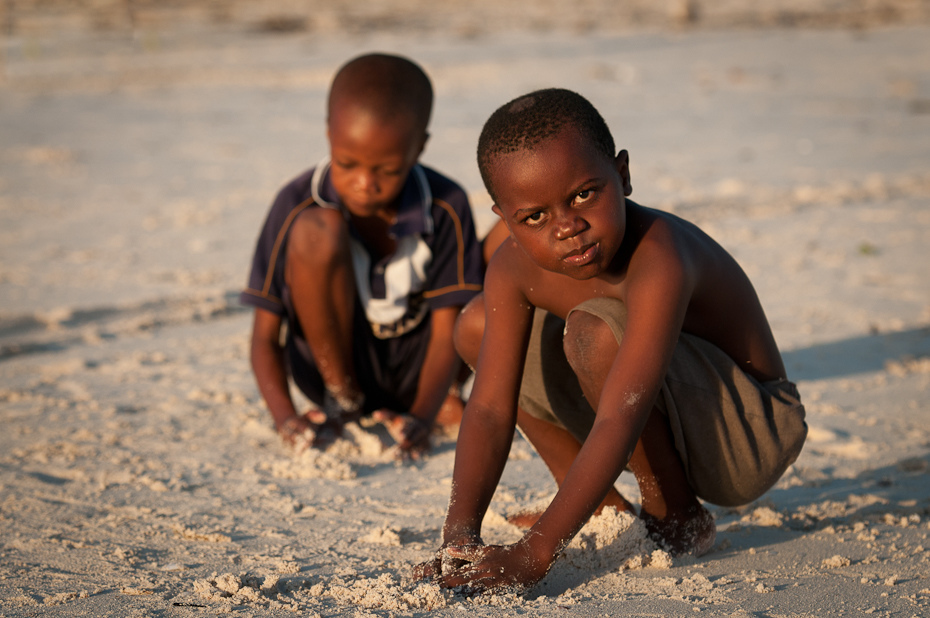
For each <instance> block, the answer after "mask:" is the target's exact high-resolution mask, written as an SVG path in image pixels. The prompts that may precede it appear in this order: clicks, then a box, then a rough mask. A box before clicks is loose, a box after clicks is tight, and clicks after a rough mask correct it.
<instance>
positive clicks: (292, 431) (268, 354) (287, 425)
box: [250, 308, 310, 444]
mask: <svg viewBox="0 0 930 618" xmlns="http://www.w3.org/2000/svg"><path fill="white" fill-rule="evenodd" d="M281 323H282V319H281V316H279V315H275V314H274V313H271V312H270V311H265V310H264V309H258V308H256V309H255V317H254V318H253V321H252V342H251V350H250V358H251V362H252V372H253V373H254V374H255V381H256V382H257V383H258V390H259V392H261V394H262V397H263V398H264V399H265V404H266V405H267V406H268V410H269V411H270V412H271V417H272V418H273V419H274V424H275V428H276V429H277V430H278V433H279V434H280V435H281V438H282V439H283V440H284V441H285V442H287V443H288V444H292V443H293V441H294V438H296V437H297V436H298V435H300V434H301V433H302V432H303V431H304V430H305V429H308V428H310V425H309V424H308V423H307V422H306V421H304V420H303V419H301V417H299V416H298V414H297V410H296V408H294V402H293V400H292V399H291V394H290V391H289V390H288V382H287V371H286V370H285V366H284V350H283V348H282V347H281V343H280V337H281Z"/></svg>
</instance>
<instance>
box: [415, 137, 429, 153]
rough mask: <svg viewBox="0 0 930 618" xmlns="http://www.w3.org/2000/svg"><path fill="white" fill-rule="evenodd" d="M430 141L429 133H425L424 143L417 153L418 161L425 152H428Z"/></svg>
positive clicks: (421, 143)
mask: <svg viewBox="0 0 930 618" xmlns="http://www.w3.org/2000/svg"><path fill="white" fill-rule="evenodd" d="M428 141H429V131H424V132H423V141H422V142H420V150H419V151H418V152H417V159H419V158H420V156H421V155H422V154H423V151H424V150H426V143H427V142H428Z"/></svg>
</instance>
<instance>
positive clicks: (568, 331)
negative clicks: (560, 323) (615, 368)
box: [562, 311, 618, 375]
mask: <svg viewBox="0 0 930 618" xmlns="http://www.w3.org/2000/svg"><path fill="white" fill-rule="evenodd" d="M562 345H563V348H564V350H565V358H566V359H568V363H569V365H571V367H572V369H573V370H574V371H575V373H576V374H577V375H582V374H590V373H592V372H593V370H594V368H595V367H596V366H597V365H598V364H599V363H604V362H610V363H612V362H613V358H614V356H615V355H616V351H617V346H618V344H617V340H616V338H615V336H614V334H613V331H611V329H610V326H608V324H607V323H606V322H605V321H604V320H602V319H601V318H599V317H597V316H595V315H593V314H590V313H587V312H585V311H573V312H571V313H570V314H569V315H568V318H567V319H566V320H565V334H564V338H563V340H562Z"/></svg>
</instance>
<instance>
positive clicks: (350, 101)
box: [241, 54, 482, 456]
mask: <svg viewBox="0 0 930 618" xmlns="http://www.w3.org/2000/svg"><path fill="white" fill-rule="evenodd" d="M432 99H433V93H432V86H431V84H430V81H429V78H428V77H427V76H426V74H425V73H424V72H423V70H422V69H421V68H420V67H419V66H417V65H416V64H414V63H413V62H411V61H410V60H407V59H405V58H401V57H398V56H392V55H385V54H369V55H364V56H361V57H358V58H355V59H354V60H352V61H350V62H348V63H347V64H346V65H344V66H343V67H342V68H341V69H340V70H339V72H338V73H337V74H336V76H335V78H334V80H333V83H332V86H331V88H330V93H329V101H328V117H327V136H328V139H329V145H330V154H329V156H327V157H326V158H324V159H323V160H322V161H321V162H320V163H319V164H318V165H317V166H316V167H314V168H312V169H310V170H308V171H306V172H304V173H303V174H301V175H300V176H298V177H297V178H296V179H294V180H293V181H291V182H290V183H289V184H287V185H286V186H285V187H284V188H283V189H282V190H281V191H280V192H279V194H278V196H277V198H276V199H275V201H274V204H273V205H272V207H271V210H270V212H269V213H268V217H267V219H266V221H265V224H264V227H263V229H262V231H261V234H260V236H259V239H258V245H257V247H256V251H255V256H254V259H253V262H252V270H251V274H250V277H249V284H248V287H247V288H246V289H245V290H244V291H243V293H242V295H241V300H242V302H243V303H245V304H248V305H251V306H253V307H255V317H254V322H253V328H252V342H251V362H252V369H253V371H254V373H255V377H256V380H257V382H258V387H259V390H260V391H261V393H262V396H263V397H264V399H265V402H266V404H267V405H268V409H269V411H270V412H271V415H272V418H273V419H274V423H275V426H276V428H277V430H278V433H279V434H280V435H281V437H282V439H283V440H284V441H285V442H286V443H288V444H295V443H297V441H298V440H299V439H300V438H303V437H309V438H310V439H311V440H314V441H315V442H316V443H317V444H319V443H321V438H322V435H325V434H326V432H324V431H323V429H324V428H326V427H333V428H334V429H336V430H338V428H339V427H341V424H342V423H344V422H346V421H350V420H355V419H357V418H358V417H359V416H361V415H364V414H374V415H375V418H377V419H378V420H381V421H382V422H384V423H385V424H386V425H387V426H388V429H389V430H390V431H391V434H392V435H393V436H394V437H395V438H396V439H397V440H398V443H399V445H400V447H401V449H402V452H403V453H404V454H406V455H413V456H416V455H418V454H420V453H422V452H423V451H424V450H425V449H426V448H428V446H429V435H430V432H431V429H432V427H433V425H434V422H435V420H436V418H437V414H438V413H439V411H440V409H441V408H442V407H443V405H444V403H446V401H447V399H449V400H450V401H449V404H450V405H454V404H458V405H459V406H460V405H461V402H460V401H459V400H458V399H457V398H456V397H455V395H450V387H451V385H452V384H453V381H454V379H455V377H456V374H457V372H458V371H459V369H460V360H459V357H458V355H457V354H456V352H455V349H454V347H453V343H452V331H453V325H454V323H455V320H456V318H457V317H458V314H459V310H460V309H461V307H462V306H463V305H465V303H467V302H468V301H469V300H470V299H471V298H472V297H473V296H474V295H475V294H476V293H477V292H478V291H480V289H481V274H482V273H481V269H482V264H481V248H480V246H479V244H478V242H477V240H476V237H475V231H474V226H473V222H472V216H471V210H470V208H469V204H468V198H467V197H466V195H465V193H464V191H463V190H462V189H461V187H459V186H458V185H457V184H456V183H455V182H453V181H451V180H449V179H448V178H446V177H444V176H442V175H441V174H439V173H437V172H435V171H433V170H431V169H429V168H427V167H425V166H422V165H420V164H419V163H418V159H419V157H420V155H421V153H422V152H423V149H424V146H425V145H426V141H427V138H428V133H427V125H428V122H429V117H430V112H431V108H432ZM285 325H286V327H287V328H286V336H285V337H284V341H283V344H282V337H281V334H282V328H284V327H285ZM288 376H290V378H291V379H293V381H294V383H295V384H296V386H297V387H298V388H299V389H300V390H301V391H302V392H303V393H304V394H306V396H307V397H308V398H309V399H310V400H311V401H313V402H314V403H315V404H316V406H317V408H318V409H315V410H310V411H308V412H306V413H305V414H300V413H299V412H298V410H297V409H296V408H295V406H294V402H293V400H292V398H291V396H290V393H289V390H288Z"/></svg>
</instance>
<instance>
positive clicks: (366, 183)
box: [355, 171, 378, 193]
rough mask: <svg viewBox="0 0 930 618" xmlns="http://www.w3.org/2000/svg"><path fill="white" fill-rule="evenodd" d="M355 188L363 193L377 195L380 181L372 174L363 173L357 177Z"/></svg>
mask: <svg viewBox="0 0 930 618" xmlns="http://www.w3.org/2000/svg"><path fill="white" fill-rule="evenodd" d="M355 188H356V189H358V190H359V191H361V192H363V193H375V192H376V191H377V189H378V181H377V179H376V178H375V175H374V174H372V173H371V172H366V171H362V172H359V173H358V175H357V176H356V177H355Z"/></svg>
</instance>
